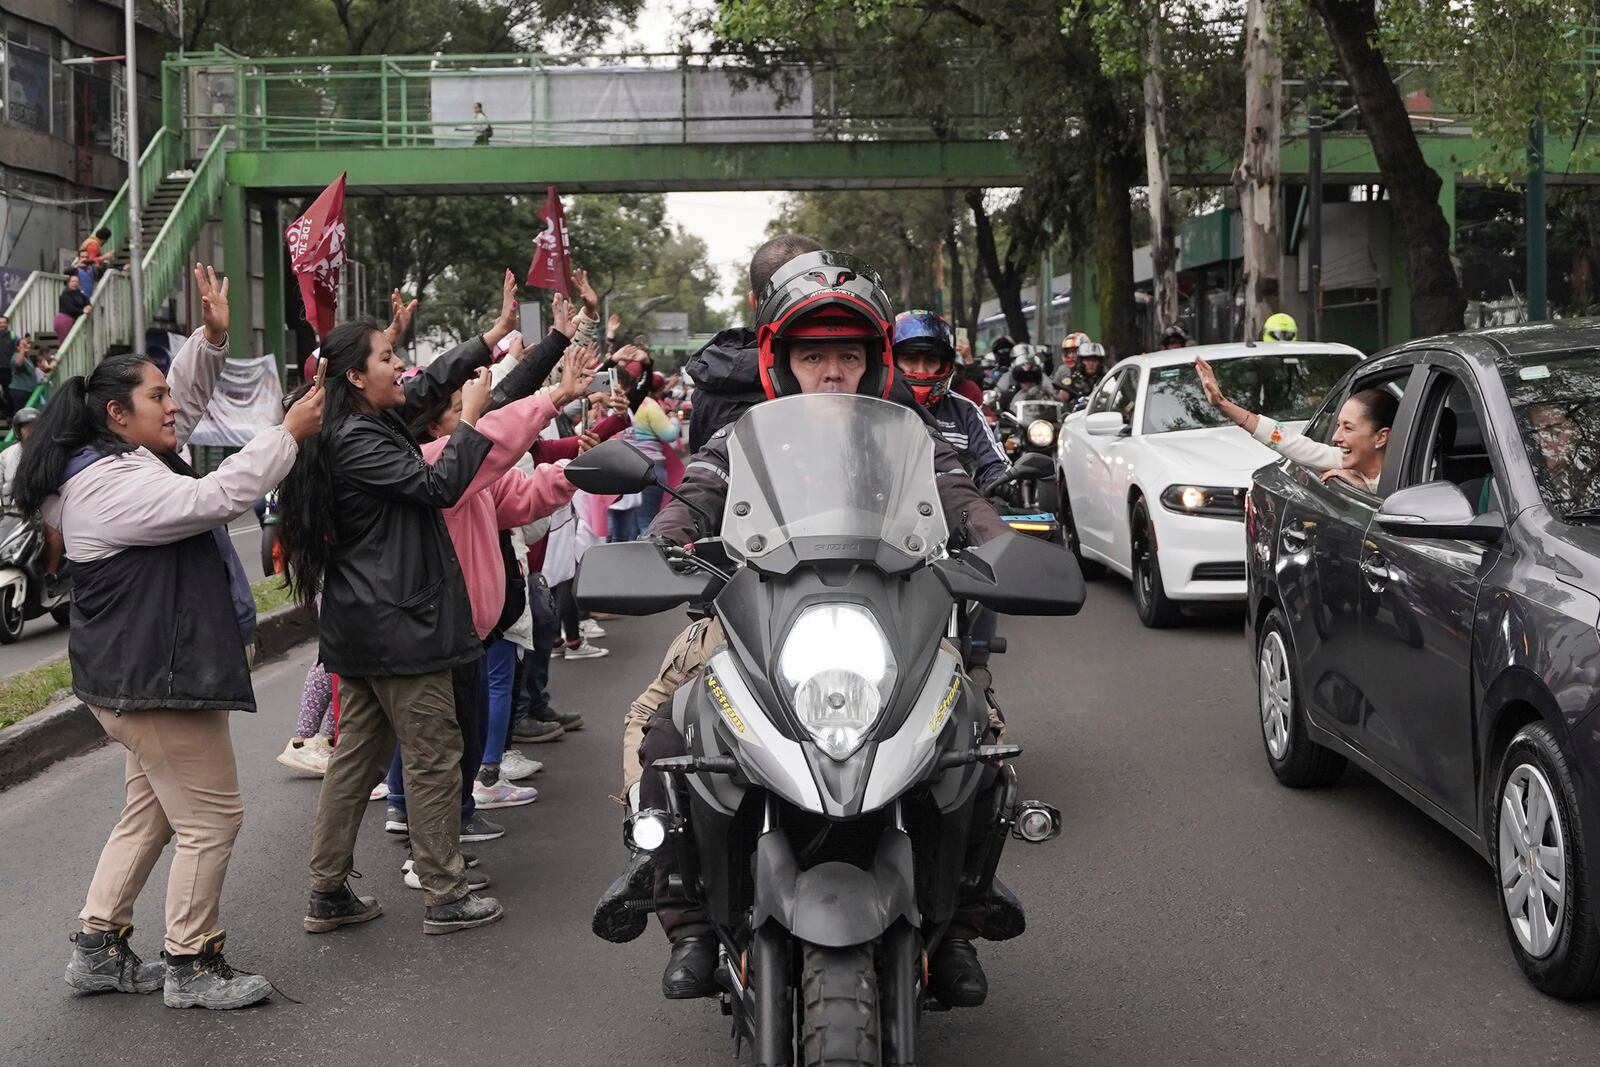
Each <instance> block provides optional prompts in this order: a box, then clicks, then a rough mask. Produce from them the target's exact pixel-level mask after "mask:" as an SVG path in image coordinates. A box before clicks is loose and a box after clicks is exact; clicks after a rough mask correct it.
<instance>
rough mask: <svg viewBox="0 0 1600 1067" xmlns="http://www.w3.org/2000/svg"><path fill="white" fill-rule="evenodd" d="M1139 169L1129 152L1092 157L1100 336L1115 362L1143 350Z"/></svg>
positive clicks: (1093, 241) (1092, 231)
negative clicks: (1137, 275)
mask: <svg viewBox="0 0 1600 1067" xmlns="http://www.w3.org/2000/svg"><path fill="white" fill-rule="evenodd" d="M1137 181H1138V168H1137V166H1136V165H1135V164H1134V163H1133V161H1132V160H1131V159H1129V158H1128V156H1127V155H1126V153H1121V152H1114V151H1106V152H1102V153H1100V154H1097V155H1096V156H1095V160H1094V208H1095V211H1094V220H1093V222H1092V223H1091V224H1090V225H1091V227H1092V228H1091V232H1090V239H1091V242H1092V245H1091V247H1092V248H1093V249H1094V268H1095V277H1096V279H1097V280H1098V282H1099V288H1098V292H1097V294H1096V295H1097V297H1098V301H1097V302H1098V304H1099V306H1100V330H1101V336H1100V337H1097V338H1095V340H1097V341H1099V342H1100V343H1102V344H1103V345H1105V346H1106V355H1107V356H1109V357H1110V359H1111V360H1112V361H1115V360H1119V359H1122V358H1123V357H1124V356H1133V355H1138V354H1139V353H1140V352H1142V351H1144V345H1143V344H1142V343H1141V342H1140V340H1139V330H1138V325H1137V322H1136V320H1135V318H1134V313H1133V309H1134V298H1133V203H1132V193H1133V186H1134V183H1135V182H1137Z"/></svg>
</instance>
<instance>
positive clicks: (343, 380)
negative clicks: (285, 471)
mask: <svg viewBox="0 0 1600 1067" xmlns="http://www.w3.org/2000/svg"><path fill="white" fill-rule="evenodd" d="M378 329H379V327H378V324H377V323H376V322H374V321H373V320H371V319H357V320H356V321H354V322H346V323H344V324H342V325H339V326H335V327H334V328H333V330H332V332H330V333H329V334H328V336H327V337H326V338H325V339H324V340H323V342H322V358H323V359H325V360H327V361H328V370H327V373H326V374H325V375H324V376H323V379H322V388H323V394H322V432H321V433H320V434H318V435H317V436H316V437H309V438H307V439H306V440H304V441H302V442H300V454H299V456H297V457H296V458H295V461H294V466H293V467H292V468H291V469H290V470H289V475H288V477H286V478H284V480H283V484H281V485H279V486H278V513H279V516H280V518H279V526H278V539H279V544H280V545H282V547H283V559H284V582H285V584H286V585H288V587H289V588H290V589H292V590H293V591H294V595H295V599H297V600H299V601H300V602H301V603H302V604H305V603H309V602H310V601H311V600H312V599H313V598H314V597H316V595H317V593H318V592H319V591H320V590H321V589H322V578H323V572H324V571H325V569H326V568H327V565H328V549H329V546H331V545H332V544H333V518H332V516H333V437H334V434H336V433H338V432H339V427H340V426H342V425H343V424H344V421H345V420H346V419H347V418H349V417H350V416H351V415H353V414H355V412H356V411H357V410H358V405H357V400H356V398H357V393H356V390H355V387H354V386H352V385H351V384H350V379H349V378H347V377H345V375H346V374H347V373H349V372H350V371H352V370H362V369H364V368H365V367H366V365H367V357H368V356H370V355H372V335H373V334H374V333H376V332H377V331H378Z"/></svg>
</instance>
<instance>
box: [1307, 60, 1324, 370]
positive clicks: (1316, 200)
mask: <svg viewBox="0 0 1600 1067" xmlns="http://www.w3.org/2000/svg"><path fill="white" fill-rule="evenodd" d="M1321 88H1322V87H1321V86H1320V85H1318V84H1317V82H1316V79H1312V81H1311V102H1310V107H1309V108H1308V109H1307V120H1308V123H1309V125H1310V127H1311V129H1310V131H1309V132H1310V146H1309V149H1310V151H1309V157H1310V158H1309V160H1308V163H1309V168H1308V169H1309V170H1310V171H1311V175H1310V179H1311V195H1310V196H1309V197H1308V199H1309V200H1310V202H1311V203H1310V211H1311V219H1310V223H1311V228H1310V229H1309V230H1308V231H1307V233H1306V245H1307V248H1306V255H1307V258H1309V259H1310V260H1311V263H1310V270H1309V271H1307V276H1308V277H1309V279H1310V289H1311V339H1312V340H1313V341H1320V340H1322V93H1321Z"/></svg>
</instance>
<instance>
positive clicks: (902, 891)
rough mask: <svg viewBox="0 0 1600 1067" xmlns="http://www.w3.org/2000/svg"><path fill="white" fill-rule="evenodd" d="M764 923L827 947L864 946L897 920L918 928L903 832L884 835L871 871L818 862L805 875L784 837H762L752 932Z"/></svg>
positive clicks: (911, 869) (911, 868) (919, 922)
mask: <svg viewBox="0 0 1600 1067" xmlns="http://www.w3.org/2000/svg"><path fill="white" fill-rule="evenodd" d="M769 919H770V920H776V921H777V922H778V923H779V925H781V926H782V927H783V928H784V929H785V930H788V931H789V932H790V933H791V934H793V935H794V936H795V937H797V938H799V939H800V940H802V941H806V942H809V943H811V944H813V945H821V946H822V947H824V948H846V947H848V946H851V945H863V944H868V943H870V942H872V941H875V940H877V939H878V938H879V937H881V936H882V935H883V933H884V931H886V930H888V929H889V927H891V926H893V925H894V924H895V922H896V921H898V920H900V919H905V920H906V922H907V923H909V924H910V925H911V927H912V929H917V928H919V927H921V925H922V915H921V912H920V911H919V910H918V909H917V891H916V880H915V867H914V863H913V858H912V852H911V839H910V838H909V837H907V836H906V834H905V833H904V831H901V830H885V831H884V833H883V837H882V838H881V839H880V840H879V841H878V852H877V855H876V856H874V857H873V861H872V869H871V870H870V871H864V870H862V869H861V868H860V867H857V866H855V865H854V864H850V863H819V864H817V865H816V866H815V867H811V868H809V869H807V870H803V871H802V870H801V869H800V865H799V863H798V862H796V860H795V855H794V849H793V848H792V847H791V846H790V845H789V839H788V838H787V837H785V836H784V835H783V834H782V833H778V832H773V833H766V834H762V835H761V839H760V840H759V841H757V842H756V893H755V911H754V914H753V915H752V916H751V927H752V928H754V929H759V928H760V927H761V925H762V924H763V923H765V922H767V921H768V920H769Z"/></svg>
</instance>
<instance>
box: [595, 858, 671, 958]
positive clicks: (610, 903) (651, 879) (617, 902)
mask: <svg viewBox="0 0 1600 1067" xmlns="http://www.w3.org/2000/svg"><path fill="white" fill-rule="evenodd" d="M655 883H656V864H655V853H653V852H644V851H639V852H635V853H634V854H633V855H632V856H631V857H629V859H628V868H627V870H625V871H623V872H622V873H621V874H620V875H618V876H617V880H616V881H614V882H612V883H611V884H610V885H609V886H607V887H606V891H605V892H604V893H601V894H600V902H599V903H598V904H596V905H595V906H594V919H593V920H592V921H591V922H590V928H591V929H593V930H594V932H595V936H596V937H599V938H603V939H604V940H606V941H611V942H613V943H615V944H618V945H625V944H627V943H628V942H629V941H632V940H633V939H634V938H636V937H638V936H639V935H640V934H642V933H644V928H645V925H646V923H647V922H648V920H649V916H650V913H651V912H652V911H654V910H655Z"/></svg>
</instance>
